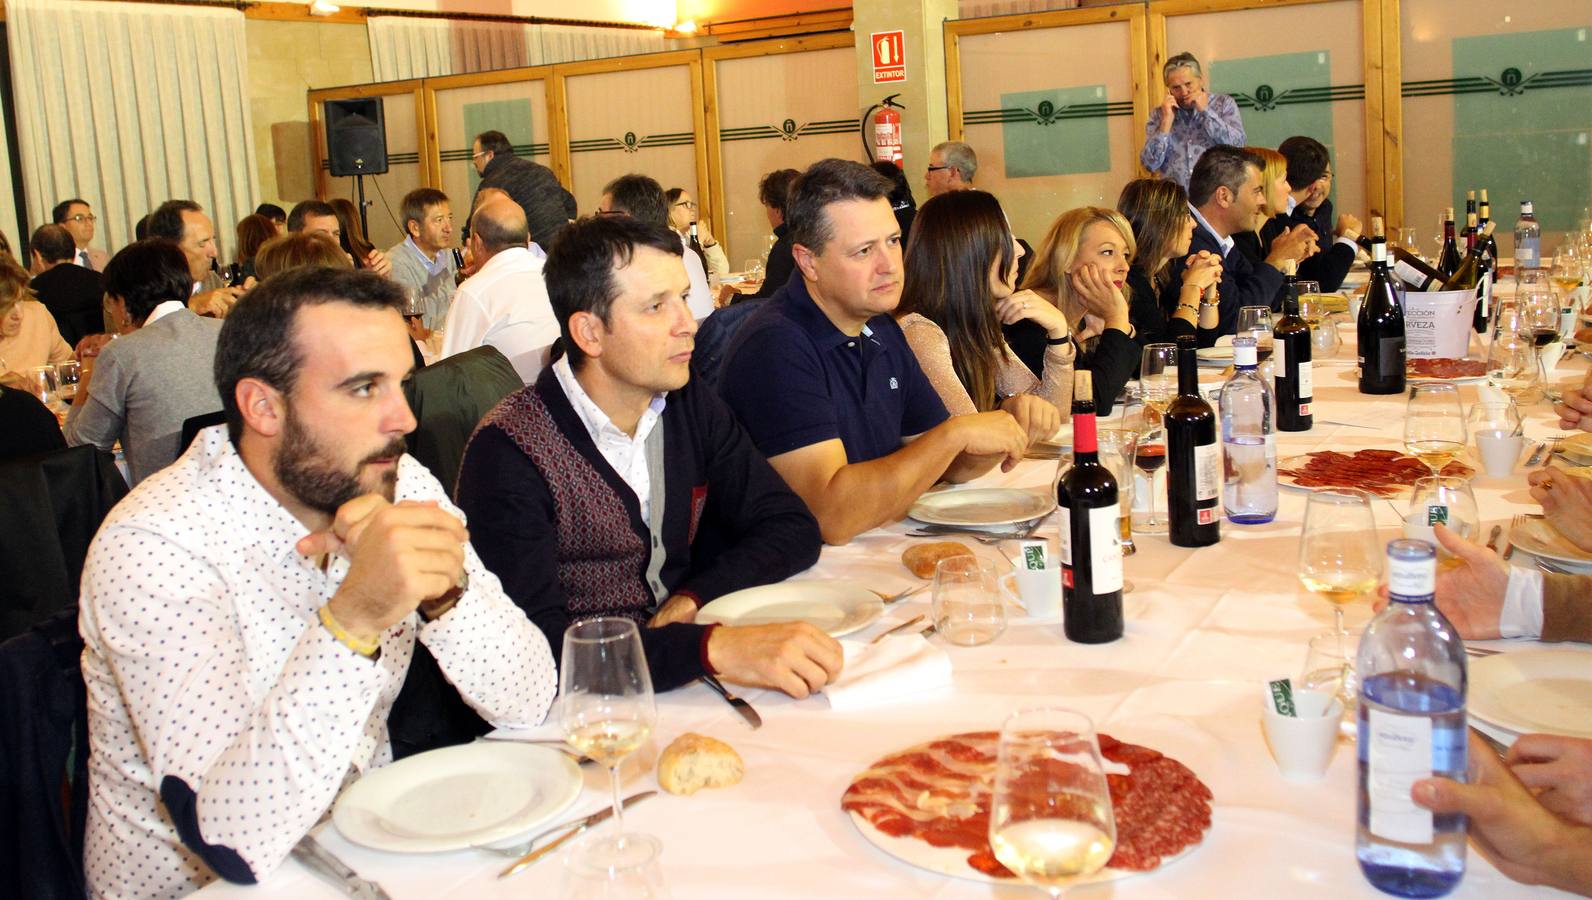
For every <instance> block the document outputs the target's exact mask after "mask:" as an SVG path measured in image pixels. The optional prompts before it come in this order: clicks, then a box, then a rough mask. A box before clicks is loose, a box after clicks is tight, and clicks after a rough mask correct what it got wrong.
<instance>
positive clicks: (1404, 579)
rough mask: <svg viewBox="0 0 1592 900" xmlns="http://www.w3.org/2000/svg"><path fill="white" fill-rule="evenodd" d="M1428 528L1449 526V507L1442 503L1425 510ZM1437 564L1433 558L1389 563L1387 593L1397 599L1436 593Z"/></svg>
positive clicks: (1391, 559) (1391, 560)
mask: <svg viewBox="0 0 1592 900" xmlns="http://www.w3.org/2000/svg"><path fill="white" fill-rule="evenodd" d="M1424 512H1425V515H1423V516H1421V518H1422V519H1424V520H1425V523H1426V528H1427V529H1428V530H1429V529H1430V528H1431V527H1432V526H1433V525H1439V524H1441V525H1446V524H1448V507H1447V506H1444V505H1442V504H1440V503H1436V504H1431V505H1429V506H1427V508H1426V509H1425V511H1424ZM1436 584H1437V564H1436V562H1435V561H1434V559H1433V558H1432V557H1428V558H1426V559H1398V558H1396V557H1389V558H1388V561H1387V592H1388V593H1389V594H1390V595H1392V596H1395V597H1409V598H1423V597H1430V596H1432V594H1433V593H1435V592H1436V590H1437V587H1436Z"/></svg>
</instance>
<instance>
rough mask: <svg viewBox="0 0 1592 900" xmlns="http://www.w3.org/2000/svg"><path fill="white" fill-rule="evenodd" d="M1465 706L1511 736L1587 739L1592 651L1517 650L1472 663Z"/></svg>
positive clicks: (1591, 731) (1591, 718) (1591, 721)
mask: <svg viewBox="0 0 1592 900" xmlns="http://www.w3.org/2000/svg"><path fill="white" fill-rule="evenodd" d="M1467 708H1468V709H1469V711H1470V714H1471V715H1472V716H1475V717H1476V718H1478V719H1480V720H1482V721H1483V722H1486V723H1488V724H1491V725H1497V726H1499V727H1501V728H1507V729H1509V730H1510V731H1513V732H1515V733H1517V734H1528V733H1531V732H1537V731H1541V732H1545V733H1547V734H1562V735H1567V736H1569V737H1578V738H1592V652H1589V651H1586V650H1520V651H1517V652H1506V653H1497V654H1494V655H1492V656H1485V657H1482V658H1481V659H1478V660H1475V661H1473V662H1472V663H1471V664H1470V698H1469V702H1468V705H1467Z"/></svg>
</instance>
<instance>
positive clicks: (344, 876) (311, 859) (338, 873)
mask: <svg viewBox="0 0 1592 900" xmlns="http://www.w3.org/2000/svg"><path fill="white" fill-rule="evenodd" d="M290 852H291V853H292V854H293V858H294V859H296V860H298V861H299V862H300V863H302V864H303V865H304V868H306V869H309V870H310V871H311V872H314V873H315V874H317V875H319V876H321V877H322V878H323V879H325V880H326V881H329V882H331V883H332V884H335V885H337V886H338V887H339V888H341V889H342V891H343V893H344V894H347V895H348V896H350V897H358V898H360V900H392V898H391V897H390V896H388V894H387V892H386V891H384V890H382V889H381V885H379V884H377V883H376V882H374V881H367V880H365V879H363V878H360V877H359V875H358V873H356V872H355V871H354V870H353V869H351V868H349V867H348V863H345V862H343V861H342V860H340V859H338V858H337V857H336V856H333V855H332V853H331V851H329V850H327V849H326V848H325V847H322V846H321V844H320V842H319V841H317V840H315V835H313V834H306V835H304V837H303V838H302V839H301V840H300V841H299V842H298V843H297V844H294V845H293V849H292V851H290Z"/></svg>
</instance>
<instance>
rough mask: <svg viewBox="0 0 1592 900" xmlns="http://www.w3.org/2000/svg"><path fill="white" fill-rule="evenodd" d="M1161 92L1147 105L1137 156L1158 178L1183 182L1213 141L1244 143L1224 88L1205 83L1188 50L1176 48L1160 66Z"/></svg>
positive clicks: (1239, 121) (1240, 124) (1234, 108)
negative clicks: (1212, 88)
mask: <svg viewBox="0 0 1592 900" xmlns="http://www.w3.org/2000/svg"><path fill="white" fill-rule="evenodd" d="M1161 77H1162V78H1163V79H1164V80H1165V82H1166V97H1165V98H1163V99H1162V100H1161V105H1160V106H1159V107H1157V108H1156V109H1152V110H1150V121H1149V122H1148V123H1147V124H1146V125H1145V128H1144V149H1143V150H1142V151H1140V153H1139V162H1141V163H1143V164H1144V167H1145V168H1146V169H1149V170H1150V171H1151V172H1154V173H1155V174H1156V175H1159V176H1160V177H1162V178H1170V179H1171V180H1173V181H1175V182H1177V183H1178V184H1180V185H1182V186H1183V187H1184V188H1187V187H1188V179H1189V174H1190V173H1191V172H1193V171H1194V163H1196V162H1198V161H1199V158H1200V155H1201V154H1203V153H1204V152H1205V151H1206V150H1209V149H1210V148H1211V147H1214V146H1216V145H1217V144H1228V145H1231V146H1234V147H1242V146H1244V121H1243V119H1241V118H1239V115H1238V104H1237V103H1235V102H1233V98H1232V97H1229V96H1227V95H1226V94H1213V93H1211V92H1210V91H1208V90H1206V89H1205V73H1204V71H1203V70H1202V69H1201V68H1200V61H1199V60H1197V59H1195V58H1194V54H1192V53H1179V54H1178V55H1176V56H1174V57H1172V58H1171V59H1169V60H1167V61H1166V65H1165V66H1163V67H1162V68H1161Z"/></svg>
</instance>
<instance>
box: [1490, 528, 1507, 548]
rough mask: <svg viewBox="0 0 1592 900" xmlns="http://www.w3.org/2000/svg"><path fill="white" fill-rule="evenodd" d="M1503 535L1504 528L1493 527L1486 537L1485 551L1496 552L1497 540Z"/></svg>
mask: <svg viewBox="0 0 1592 900" xmlns="http://www.w3.org/2000/svg"><path fill="white" fill-rule="evenodd" d="M1503 533H1504V527H1503V526H1502V525H1494V526H1493V527H1492V533H1491V534H1489V535H1487V549H1488V550H1491V551H1493V552H1494V553H1496V552H1498V538H1499V537H1500V536H1501V535H1502V534H1503Z"/></svg>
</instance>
